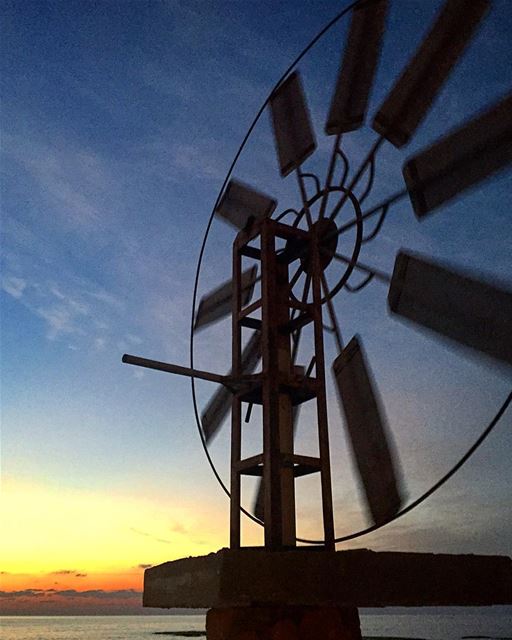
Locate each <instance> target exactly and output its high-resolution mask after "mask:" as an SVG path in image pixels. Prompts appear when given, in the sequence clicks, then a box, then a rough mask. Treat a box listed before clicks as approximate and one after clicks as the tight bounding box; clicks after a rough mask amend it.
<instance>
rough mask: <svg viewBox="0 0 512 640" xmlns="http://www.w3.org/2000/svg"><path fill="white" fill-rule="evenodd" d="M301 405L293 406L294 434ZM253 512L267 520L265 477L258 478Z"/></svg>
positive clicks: (262, 519) (260, 518) (259, 517)
mask: <svg viewBox="0 0 512 640" xmlns="http://www.w3.org/2000/svg"><path fill="white" fill-rule="evenodd" d="M299 411H300V405H299V404H298V405H295V406H294V407H293V435H294V436H295V431H296V429H297V422H298V419H299ZM252 512H253V514H254V515H255V516H256V517H257V518H258V519H259V520H261V521H262V522H265V487H264V485H263V478H260V479H259V480H258V488H257V489H256V498H255V500H254V506H253V509H252Z"/></svg>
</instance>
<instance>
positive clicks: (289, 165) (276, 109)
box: [270, 71, 316, 177]
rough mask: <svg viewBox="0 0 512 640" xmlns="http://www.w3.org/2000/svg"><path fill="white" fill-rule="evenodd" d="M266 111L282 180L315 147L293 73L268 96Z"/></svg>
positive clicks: (300, 90)
mask: <svg viewBox="0 0 512 640" xmlns="http://www.w3.org/2000/svg"><path fill="white" fill-rule="evenodd" d="M270 112H271V116H272V126H273V129H274V138H275V141H276V145H277V154H278V157H279V165H280V169H281V175H282V176H283V177H285V176H287V175H288V174H289V173H291V172H292V171H293V170H294V169H298V168H299V167H300V165H301V164H302V163H303V162H304V160H306V158H308V157H309V156H310V155H311V154H312V153H313V151H314V150H315V148H316V142H315V137H314V134H313V128H312V126H311V120H310V118H309V112H308V108H307V106H306V99H305V97H304V91H303V89H302V83H301V81H300V76H299V74H298V73H297V72H296V71H295V72H293V73H292V74H290V75H289V76H288V77H287V78H286V80H285V81H284V82H282V83H281V84H280V85H279V87H278V88H277V89H276V90H275V91H274V93H273V94H272V96H271V97H270Z"/></svg>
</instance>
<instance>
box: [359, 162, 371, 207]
mask: <svg viewBox="0 0 512 640" xmlns="http://www.w3.org/2000/svg"><path fill="white" fill-rule="evenodd" d="M369 170H370V171H369V174H368V184H367V185H366V188H365V190H364V191H363V193H362V194H361V195H360V196H359V198H358V200H359V204H362V203H363V202H364V201H365V200H366V198H367V197H368V195H369V194H370V191H371V190H372V187H373V182H374V180H375V156H373V157H372V159H371V160H370V164H369Z"/></svg>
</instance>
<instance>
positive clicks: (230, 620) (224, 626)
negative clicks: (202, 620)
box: [206, 606, 361, 640]
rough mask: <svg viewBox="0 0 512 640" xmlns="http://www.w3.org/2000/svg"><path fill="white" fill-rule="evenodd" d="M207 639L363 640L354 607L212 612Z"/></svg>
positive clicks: (244, 609) (231, 609)
mask: <svg viewBox="0 0 512 640" xmlns="http://www.w3.org/2000/svg"><path fill="white" fill-rule="evenodd" d="M206 637H207V639H208V640H319V639H321V640H361V627H360V625H359V615H358V612H357V609H356V608H355V607H352V608H342V607H284V606H283V607H232V608H224V609H220V608H218V609H210V610H209V611H208V614H207V616H206Z"/></svg>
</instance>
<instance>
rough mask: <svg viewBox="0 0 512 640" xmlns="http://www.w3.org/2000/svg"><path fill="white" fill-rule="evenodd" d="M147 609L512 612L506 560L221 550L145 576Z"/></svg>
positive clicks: (511, 576)
mask: <svg viewBox="0 0 512 640" xmlns="http://www.w3.org/2000/svg"><path fill="white" fill-rule="evenodd" d="M143 604H144V606H145V607H159V608H170V607H193V608H195V607H197V608H203V607H204V608H208V609H209V608H212V607H213V608H230V607H249V606H257V607H258V606H259V607H276V606H277V607H279V606H296V607H311V606H316V607H318V606H320V607H326V606H327V607H385V606H432V605H438V606H443V605H444V606H465V605H492V604H512V560H511V559H510V558H509V557H506V556H475V555H448V554H432V553H399V552H374V551H368V550H366V549H361V550H354V551H337V552H328V551H324V550H316V549H308V548H304V547H301V548H297V549H294V550H290V551H273V552H272V551H267V550H266V549H264V548H262V547H257V548H243V549H240V550H234V549H223V550H221V551H219V552H217V553H212V554H210V555H208V556H200V557H196V558H184V559H182V560H175V561H174V562H166V563H164V564H161V565H158V566H156V567H152V568H150V569H146V571H145V573H144V596H143Z"/></svg>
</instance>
